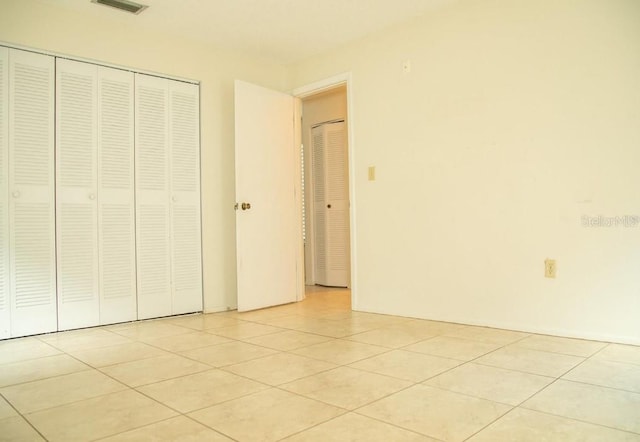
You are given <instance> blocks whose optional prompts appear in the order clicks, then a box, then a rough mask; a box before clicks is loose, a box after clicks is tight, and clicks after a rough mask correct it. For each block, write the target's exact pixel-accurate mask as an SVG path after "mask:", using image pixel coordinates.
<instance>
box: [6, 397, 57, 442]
mask: <svg viewBox="0 0 640 442" xmlns="http://www.w3.org/2000/svg"><path fill="white" fill-rule="evenodd" d="M0 397H1V398H2V399H4V401H5V402H6V403H7V404H9V406H10V407H11V408H12V409H13V411H14V412H15V413H16V414H15V415H14V416H7V417H5V418H3V419H10V418H14V417H19V418H20V419H22V421H24V422H26V423H27V425H29V426H30V427H31V428H32V429H33V430H34V431H35V432H36V433H38V434H39V435H40V437H42V439H43V440H45V441H46V440H47V438H46V437H44V434H42V433H41V432H40V430H39V429H38V428H36V426H35V425H34V424H33V423H32V422H31V421H30V420H29V419H27V417H26V416H25V414H23V413H22V412H20V410H18V409H17V408H16V407H15V405H13V404H12V403H11V402H10V401H9V399H7V398H6V396H4V395H3V394H2V393H1V392H0ZM0 420H1V419H0Z"/></svg>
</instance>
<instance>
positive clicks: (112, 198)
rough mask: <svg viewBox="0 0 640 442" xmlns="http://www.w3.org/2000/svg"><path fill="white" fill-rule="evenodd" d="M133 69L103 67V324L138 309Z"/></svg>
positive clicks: (100, 233) (100, 194)
mask: <svg viewBox="0 0 640 442" xmlns="http://www.w3.org/2000/svg"><path fill="white" fill-rule="evenodd" d="M133 82H134V74H133V73H132V72H127V71H122V70H119V69H111V68H106V67H99V68H98V240H99V241H98V251H99V266H100V324H112V323H116V322H124V321H132V320H135V319H136V318H137V313H136V255H135V253H136V251H135V200H134V170H133V168H134V162H133V155H134V150H133V138H134V135H133V128H134V124H133V121H134V120H133V118H134V115H133V113H134V107H133Z"/></svg>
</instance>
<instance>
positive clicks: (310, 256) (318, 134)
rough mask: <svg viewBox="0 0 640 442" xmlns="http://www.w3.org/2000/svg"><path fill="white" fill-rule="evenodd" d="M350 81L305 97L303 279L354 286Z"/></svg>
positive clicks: (316, 283) (309, 282)
mask: <svg viewBox="0 0 640 442" xmlns="http://www.w3.org/2000/svg"><path fill="white" fill-rule="evenodd" d="M347 117H348V111H347V87H346V84H340V85H336V86H334V87H331V88H328V89H324V90H321V91H318V92H316V93H311V94H309V95H307V96H305V97H303V98H302V127H301V132H302V134H301V135H302V149H303V151H302V164H303V186H304V200H303V208H302V210H303V218H304V234H303V235H304V261H305V285H306V287H307V288H312V287H314V286H325V287H344V288H348V287H351V229H350V224H351V223H350V192H349V182H350V180H349V153H348V152H349V146H348V139H349V137H348V118H347Z"/></svg>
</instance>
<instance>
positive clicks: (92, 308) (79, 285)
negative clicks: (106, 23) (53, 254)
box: [56, 59, 100, 330]
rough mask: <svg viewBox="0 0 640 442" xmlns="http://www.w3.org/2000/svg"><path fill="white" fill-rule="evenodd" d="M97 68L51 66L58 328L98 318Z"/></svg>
mask: <svg viewBox="0 0 640 442" xmlns="http://www.w3.org/2000/svg"><path fill="white" fill-rule="evenodd" d="M97 79H98V67H97V66H96V65H94V64H90V63H81V62H77V61H72V60H64V59H60V60H58V62H57V66H56V128H57V130H56V170H57V173H56V195H57V198H56V208H57V209H56V218H57V224H56V234H57V255H58V256H57V257H58V260H57V267H58V329H59V330H69V329H74V328H80V327H89V326H94V325H98V324H99V323H100V300H99V298H98V218H97V217H98V201H97V170H96V168H97V158H96V155H97V144H96V143H97V141H96V126H97V112H96V109H97V107H96V101H97V100H96V99H97V95H96V89H97Z"/></svg>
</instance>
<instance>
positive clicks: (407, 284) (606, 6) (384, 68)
mask: <svg viewBox="0 0 640 442" xmlns="http://www.w3.org/2000/svg"><path fill="white" fill-rule="evenodd" d="M0 40H2V41H5V42H9V43H16V44H21V45H26V46H31V47H35V48H41V49H45V50H50V51H55V52H62V53H66V54H70V55H74V56H80V57H88V58H91V59H97V60H102V61H106V62H109V63H115V64H120V65H125V66H131V67H135V68H141V69H147V70H152V71H157V72H163V73H167V74H170V75H176V76H182V77H189V78H193V79H197V80H200V81H201V82H202V90H201V92H202V164H203V169H202V189H203V192H202V200H203V235H204V257H203V258H204V275H205V278H204V282H205V308H206V309H207V310H210V311H211V310H217V309H220V308H225V307H227V306H233V305H235V298H236V296H235V295H236V292H235V276H236V275H235V243H234V242H235V238H234V237H235V230H234V214H233V211H232V210H231V207H232V204H233V200H234V196H233V195H234V190H233V188H234V174H233V166H234V153H233V84H232V82H233V79H234V78H239V79H243V80H246V81H250V82H254V83H258V84H261V85H263V86H267V87H272V88H275V89H281V90H283V89H285V88H291V89H293V88H295V87H298V86H302V85H305V84H309V83H312V82H314V81H316V80H319V79H323V78H326V77H329V76H332V75H335V74H338V73H342V72H346V71H350V72H352V78H353V83H352V89H351V90H350V91H349V95H350V97H352V98H353V99H352V101H351V106H352V110H353V114H352V117H353V118H352V119H351V120H350V121H349V124H350V129H351V130H352V131H353V134H352V135H353V141H354V145H353V146H352V149H353V152H354V157H353V158H352V160H355V165H354V167H355V171H356V175H355V177H354V183H355V188H354V193H355V195H356V206H355V208H354V210H355V211H356V215H357V218H356V233H357V237H356V238H355V240H356V244H357V249H356V250H355V251H354V252H355V253H356V259H357V268H356V269H354V270H355V271H354V274H355V275H357V277H356V278H357V279H356V281H355V283H356V288H357V298H356V299H355V307H356V308H357V309H361V310H367V311H377V312H383V313H395V314H401V315H407V316H418V317H424V318H434V319H441V320H448V321H459V322H468V323H475V324H482V325H491V326H497V327H506V328H513V329H523V330H528V331H538V332H543V333H554V334H561V335H567V336H581V337H590V338H598V339H608V340H613V341H620V342H632V343H636V344H640V321H638V317H639V316H640V279H639V278H638V277H637V275H638V269H639V268H640V227H634V228H630V227H617V228H585V227H583V226H582V225H581V216H582V215H583V214H584V215H604V216H623V215H640V192H638V189H639V188H640V174H639V173H638V165H639V164H640V148H639V146H640V106H639V104H638V103H640V84H639V82H640V80H639V79H640V2H638V1H636V0H606V1H602V0H561V1H558V0H536V1H531V0H460V1H458V2H457V3H455V4H454V5H452V6H449V7H446V8H443V9H440V10H439V11H436V12H434V13H433V14H430V15H429V16H427V17H425V18H422V19H418V20H415V21H412V22H410V23H407V24H404V25H402V26H398V27H396V28H393V29H389V30H387V31H385V32H382V33H379V34H377V35H374V36H371V37H369V38H367V39H364V40H362V41H359V42H357V43H354V44H351V45H349V46H346V47H344V48H342V49H339V50H337V51H332V52H331V53H330V54H327V55H325V56H318V57H315V58H314V59H313V60H309V61H307V62H303V63H299V64H297V65H294V66H291V67H290V68H284V67H282V66H279V65H276V64H271V63H268V62H264V61H259V60H253V59H247V58H244V57H242V56H239V55H234V54H229V53H226V52H224V51H220V50H216V49H213V48H210V47H206V46H202V45H199V44H194V43H193V42H190V41H185V40H180V39H175V38H171V37H169V36H166V35H162V34H154V33H150V32H146V31H143V30H141V29H138V28H136V27H133V26H129V25H126V24H122V23H120V22H118V23H116V22H113V21H109V20H107V19H105V18H102V17H101V16H91V17H88V16H85V15H78V14H77V13H74V12H73V11H67V10H64V9H61V8H58V7H57V6H53V4H52V3H50V2H46V3H45V2H40V1H38V0H1V3H0ZM407 59H410V60H411V66H412V72H411V73H409V74H403V72H402V63H403V61H404V60H407ZM286 78H289V79H290V81H289V82H287V83H286V84H285V83H284V79H286ZM370 165H375V166H376V167H377V180H376V181H374V182H369V181H367V167H368V166H370ZM545 258H555V259H557V260H558V278H557V279H555V280H551V279H545V278H543V277H542V272H543V260H544V259H545Z"/></svg>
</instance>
